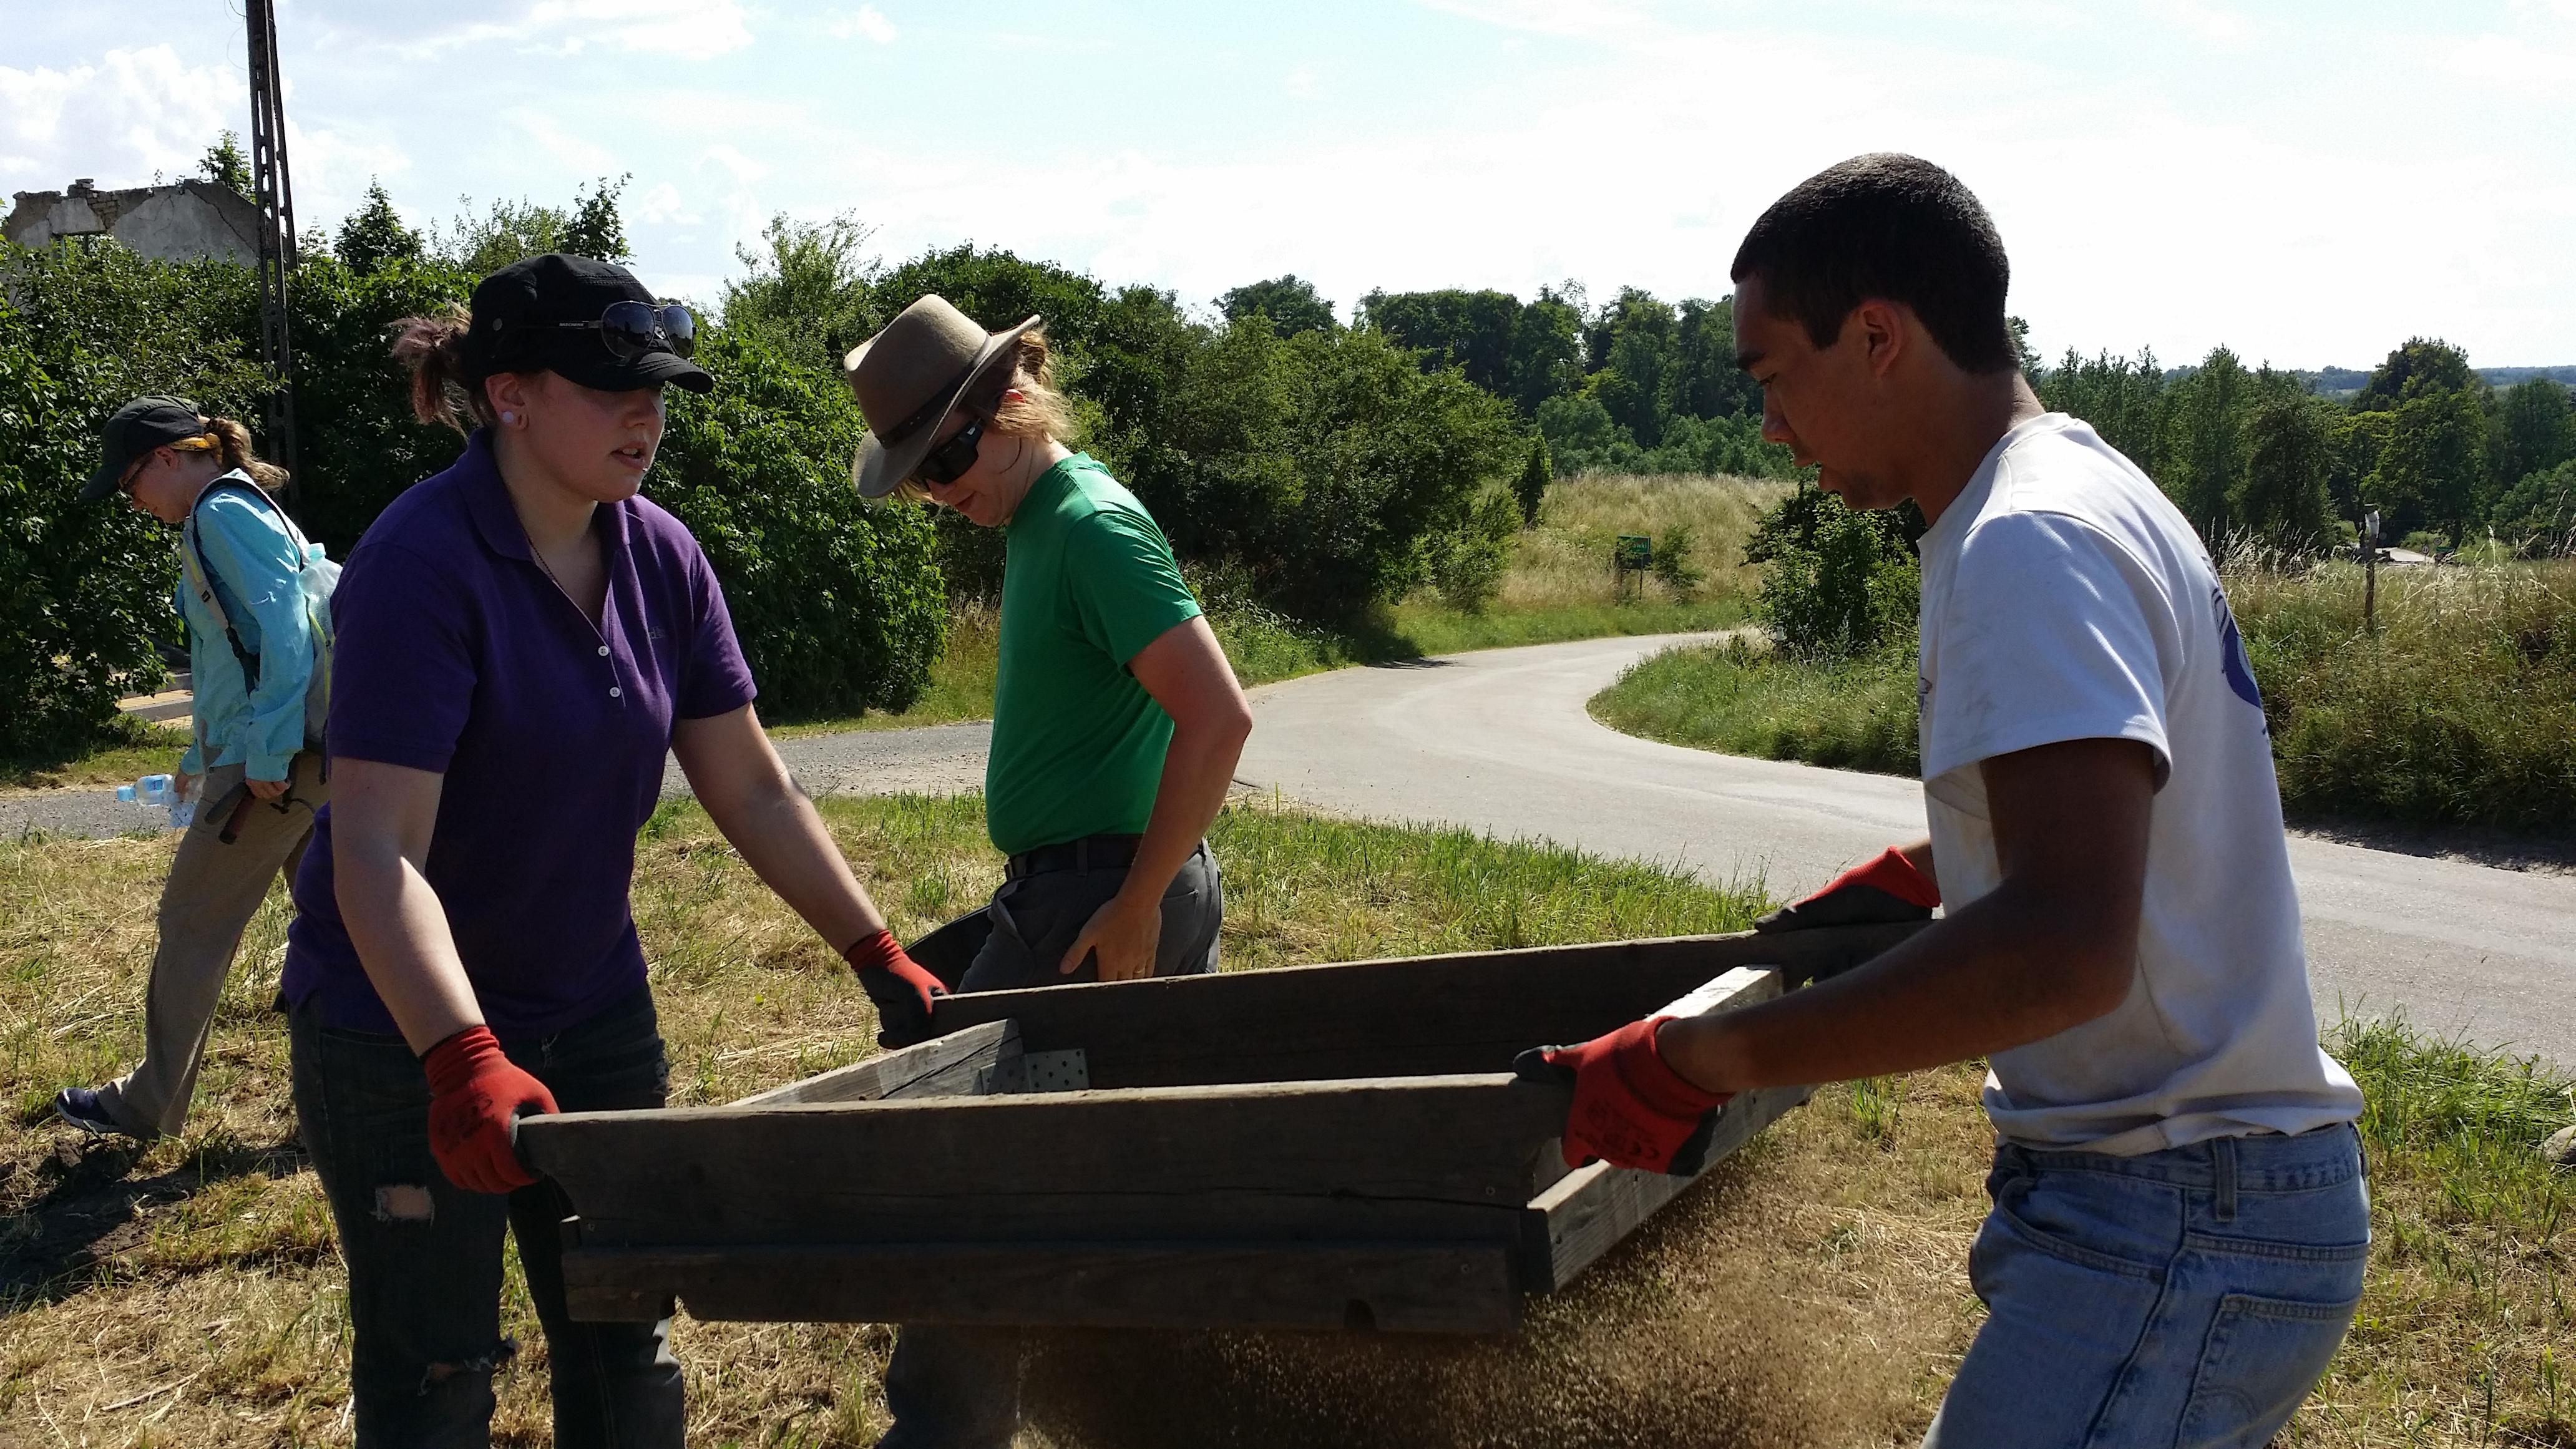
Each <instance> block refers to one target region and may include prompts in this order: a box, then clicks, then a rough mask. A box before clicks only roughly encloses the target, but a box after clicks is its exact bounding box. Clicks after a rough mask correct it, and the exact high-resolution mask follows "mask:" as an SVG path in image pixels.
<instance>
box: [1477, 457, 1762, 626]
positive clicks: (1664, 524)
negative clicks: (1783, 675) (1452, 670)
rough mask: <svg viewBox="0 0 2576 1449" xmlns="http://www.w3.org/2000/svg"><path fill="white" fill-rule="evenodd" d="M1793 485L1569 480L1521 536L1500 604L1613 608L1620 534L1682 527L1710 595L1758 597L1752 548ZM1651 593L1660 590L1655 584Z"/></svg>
mask: <svg viewBox="0 0 2576 1449" xmlns="http://www.w3.org/2000/svg"><path fill="white" fill-rule="evenodd" d="M1789 487H1790V485H1788V484H1786V483H1781V482H1776V481H1771V480H1767V479H1759V478H1729V477H1713V478H1695V477H1684V476H1632V475H1627V474H1615V473H1587V474H1582V475H1580V476H1577V477H1573V478H1567V479H1564V480H1562V481H1560V482H1558V483H1557V484H1556V485H1555V486H1554V487H1552V488H1550V489H1549V490H1548V493H1547V501H1546V503H1545V505H1544V506H1543V507H1541V508H1540V510H1539V518H1538V525H1537V527H1535V528H1532V529H1530V530H1529V531H1527V532H1525V533H1523V534H1522V535H1521V540H1520V546H1519V547H1518V549H1517V550H1516V551H1515V552H1514V553H1513V555H1512V562H1511V567H1510V568H1509V570H1507V571H1506V572H1505V573H1504V575H1503V592H1502V596H1501V598H1500V600H1499V601H1498V603H1497V606H1498V607H1500V608H1504V609H1525V610H1526V609H1550V608H1562V607H1565V606H1567V605H1573V604H1608V603H1613V602H1615V601H1616V600H1617V597H1618V594H1617V587H1618V586H1617V580H1616V578H1615V576H1614V575H1613V574H1612V572H1611V569H1610V553H1611V549H1612V546H1613V545H1614V544H1615V543H1616V541H1617V539H1618V536H1619V535H1620V534H1623V533H1642V534H1645V535H1648V536H1649V537H1652V538H1658V539H1660V538H1664V537H1666V536H1668V535H1670V533H1671V532H1672V530H1673V529H1675V528H1677V527H1678V528H1687V529H1689V530H1690V532H1691V535H1692V540H1693V545H1694V553H1695V554H1696V559H1697V562H1698V565H1699V567H1700V568H1702V569H1704V570H1706V571H1707V574H1708V579H1707V582H1706V583H1704V584H1702V585H1701V586H1700V590H1699V593H1700V596H1701V597H1703V598H1719V597H1735V598H1749V597H1750V596H1751V595H1752V593H1753V590H1754V587H1755V584H1756V583H1757V582H1758V575H1757V574H1756V573H1755V571H1753V570H1751V569H1748V568H1746V567H1744V562H1743V561H1744V540H1745V539H1746V538H1747V537H1749V536H1751V534H1752V532H1753V524H1754V521H1755V520H1756V519H1758V518H1760V517H1761V516H1762V512H1763V510H1764V509H1767V508H1769V507H1770V506H1771V505H1772V504H1774V503H1777V502H1779V501H1780V499H1781V498H1782V497H1783V496H1785V495H1786V494H1787V493H1788V492H1789ZM1646 588H1647V590H1648V591H1649V592H1654V591H1658V590H1660V585H1658V584H1657V583H1655V582H1654V581H1651V580H1650V581H1648V583H1647V584H1646ZM1662 592H1665V593H1669V591H1668V590H1663V591H1662Z"/></svg>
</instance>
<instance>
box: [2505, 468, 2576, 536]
mask: <svg viewBox="0 0 2576 1449" xmlns="http://www.w3.org/2000/svg"><path fill="white" fill-rule="evenodd" d="M2489 527H2491V528H2492V529H2493V530H2494V532H2495V535H2496V536H2497V537H2498V538H2499V539H2501V540H2503V542H2504V544H2505V545H2506V546H2507V547H2508V548H2511V549H2513V550H2514V551H2515V552H2517V553H2520V554H2522V555H2523V556H2524V557H2526V558H2539V557H2546V556H2549V555H2557V554H2576V461H2570V462H2565V463H2561V464H2559V465H2558V466H2557V467H2555V468H2551V469H2549V470H2547V471H2545V472H2536V473H2531V474H2528V475H2526V476H2525V477H2524V478H2523V480H2522V481H2521V482H2519V483H2517V484H2515V485H2514V486H2513V487H2512V488H2511V489H2510V490H2508V491H2507V492H2506V493H2505V495H2504V496H2503V497H2502V498H2499V499H2497V500H2496V505H2495V512H2494V514H2493V516H2492V521H2491V523H2490V524H2489Z"/></svg>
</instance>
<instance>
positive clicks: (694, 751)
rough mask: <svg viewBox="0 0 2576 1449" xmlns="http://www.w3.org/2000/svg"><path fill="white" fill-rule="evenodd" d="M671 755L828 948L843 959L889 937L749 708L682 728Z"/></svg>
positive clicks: (676, 728)
mask: <svg viewBox="0 0 2576 1449" xmlns="http://www.w3.org/2000/svg"><path fill="white" fill-rule="evenodd" d="M671 751H672V753H674V754H676V755H678V756H679V758H680V770H681V773H683V774H685V775H687V776H688V777H689V788H690V789H691V790H693V791H695V792H696V793H697V797H698V803H699V804H701V805H703V806H705V807H706V810H707V814H708V816H709V817H711V818H712V819H713V820H714V821H715V823H716V829H718V830H721V831H723V832H724V838H725V839H726V840H728V841H730V842H732V844H733V848H734V849H736V850H738V851H741V852H742V858H743V860H744V861H746V862H747V863H749V864H750V866H751V869H752V873H753V874H754V875H757V876H759V877H760V879H761V882H762V883H763V884H765V885H767V886H768V887H769V888H770V889H771V890H773V891H776V892H777V893H778V898H779V899H780V900H783V901H785V902H786V903H787V905H788V907H789V909H791V910H793V911H795V912H796V914H797V915H799V916H802V917H803V918H804V919H805V924H807V925H809V926H812V927H813V928H814V932H815V934H817V935H819V936H821V937H822V938H823V943H824V944H825V945H827V946H830V947H831V948H832V949H833V950H834V951H845V950H847V949H849V946H850V943H851V942H853V941H857V940H860V939H862V938H864V937H868V936H873V935H875V934H876V933H877V932H879V931H882V930H884V929H885V918H884V917H883V916H881V915H879V914H878V913H877V908H876V905H875V903H874V902H872V901H870V900H869V899H868V893H867V892H866V891H865V890H864V889H862V888H861V887H860V885H859V882H858V879H857V877H855V876H853V875H851V874H850V863H849V862H848V861H847V860H844V859H843V858H842V857H841V851H840V848H839V847H838V846H836V845H834V844H833V843H832V835H831V832H829V831H827V830H825V829H824V828H823V818H822V817H821V816H820V815H817V814H816V813H815V812H814V802H813V801H811V800H808V799H806V798H805V792H804V791H802V790H799V789H797V788H796V782H795V780H794V779H793V778H791V777H790V776H789V775H788V773H787V765H786V763H785V762H784V761H782V760H780V759H779V758H778V750H777V748H776V747H775V746H773V745H771V744H770V742H769V736H768V735H767V734H765V733H763V732H762V730H761V728H760V717H759V715H757V714H756V713H754V712H753V710H752V707H751V706H750V705H747V704H746V705H744V706H743V707H742V708H740V709H738V710H735V711H734V712H732V713H731V714H720V715H711V716H709V717H707V718H705V719H684V720H681V721H679V722H677V723H676V724H675V725H673V727H672V730H671Z"/></svg>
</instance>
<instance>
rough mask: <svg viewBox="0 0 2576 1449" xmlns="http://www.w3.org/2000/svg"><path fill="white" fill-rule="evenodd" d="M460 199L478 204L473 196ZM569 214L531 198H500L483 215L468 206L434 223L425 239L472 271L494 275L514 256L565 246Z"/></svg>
mask: <svg viewBox="0 0 2576 1449" xmlns="http://www.w3.org/2000/svg"><path fill="white" fill-rule="evenodd" d="M458 200H459V201H460V202H462V203H464V204H465V205H468V206H470V205H472V202H471V201H470V200H469V199H467V198H464V197H459V198H458ZM569 220H570V218H569V217H567V216H566V215H565V214H564V211H563V209H562V208H560V207H553V206H541V205H538V204H537V203H536V202H533V201H528V200H525V199H521V200H518V201H495V202H493V203H492V206H491V209H490V210H488V211H486V212H484V213H483V214H482V215H480V216H476V215H473V214H472V213H471V212H468V213H466V214H464V215H460V216H458V217H457V218H456V219H455V220H454V221H453V222H450V223H449V224H448V225H447V226H446V227H437V226H433V227H431V228H430V230H429V233H428V236H427V237H426V238H425V240H426V243H427V247H428V250H429V252H430V254H431V255H433V256H435V257H437V258H438V259H439V260H440V261H442V262H444V263H446V264H447V265H449V266H451V267H454V268H456V269H457V270H459V271H462V272H464V273H466V274H468V275H470V276H474V277H488V276H490V275H492V274H493V273H494V272H497V271H499V270H501V269H502V268H503V267H506V266H508V265H510V264H511V263H512V262H516V261H521V260H524V259H526V258H528V257H534V256H543V255H544V254H546V253H547V252H559V251H562V250H563V249H564V227H565V225H566V224H567V223H568V222H569Z"/></svg>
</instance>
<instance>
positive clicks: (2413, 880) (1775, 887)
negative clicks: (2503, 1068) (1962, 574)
mask: <svg viewBox="0 0 2576 1449" xmlns="http://www.w3.org/2000/svg"><path fill="white" fill-rule="evenodd" d="M1686 639H1687V636H1664V637H1658V638H1645V639H1599V640H1590V641H1586V642H1583V643H1579V644H1550V645H1541V646H1537V647H1533V648H1527V649H1499V650H1493V651H1489V652H1485V653H1477V654H1462V655H1457V656H1454V657H1451V658H1448V659H1442V660H1433V661H1425V662H1421V663H1417V664H1411V665H1403V666H1396V667H1388V668H1367V669H1346V670H1342V671H1339V672H1337V673H1333V674H1319V675H1312V676H1309V677H1307V678H1304V679H1296V680H1290V681H1288V682H1287V683H1284V684H1277V685H1272V686H1269V687H1267V688H1264V689H1261V690H1258V691H1255V692H1254V694H1253V705H1252V712H1253V720H1254V727H1253V731H1252V741H1251V744H1250V745H1249V746H1248V747H1247V748H1246V749H1245V751H1244V760H1243V767H1242V770H1241V778H1242V780H1243V781H1244V782H1245V783H1247V784H1252V785H1256V786H1259V787H1261V788H1263V789H1270V788H1276V789H1277V790H1278V791H1279V792H1280V793H1281V794H1284V795H1287V796H1290V797H1292V798H1295V799H1298V800H1303V801H1306V802H1308V803H1311V804H1315V805H1319V806H1323V807H1325V808H1327V809H1331V810H1336V811H1341V812H1345V813H1348V814H1353V815H1362V816H1368V817H1372V818H1377V819H1388V820H1417V821H1444V822H1448V823H1452V824H1458V825H1466V826H1470V827H1473V828H1476V829H1479V830H1484V831H1489V832H1491V833H1493V834H1495V835H1497V836H1505V837H1512V836H1523V837H1527V836H1544V837H1546V838H1548V839H1551V840H1554V841H1557V842H1558V843H1560V844H1565V845H1579V846H1581V847H1583V848H1585V849H1587V850H1591V851H1596V852H1600V853H1603V854H1612V855H1626V856H1638V857H1643V858H1647V859H1655V860H1662V861H1666V862H1670V863H1674V864H1679V865H1683V866H1686V867H1688V868H1690V869H1692V870H1695V871H1697V872H1698V873H1699V874H1700V875H1702V876H1703V877H1706V878H1708V879H1711V880H1719V881H1722V880H1727V879H1730V878H1734V879H1742V880H1760V881H1762V882H1763V883H1764V884H1765V885H1767V886H1768V887H1769V888H1770V890H1771V892H1772V894H1774V895H1778V896H1786V895H1792V894H1797V893H1801V892H1804V891H1806V890H1809V889H1812V888H1813V887H1815V886H1817V885H1821V884H1822V883H1824V882H1825V881H1826V880H1827V879H1829V878H1831V876H1832V875H1833V874H1834V873H1835V872H1836V871H1838V870H1840V869H1841V868H1842V867H1844V866H1845V865H1848V864H1851V863H1853V862H1855V861H1858V860H1859V859H1861V858H1862V857H1864V856H1867V855H1870V854H1872V853H1874V852H1876V851H1877V850H1878V849H1879V848H1880V847H1882V846H1884V845H1888V844H1890V843H1893V842H1895V841H1898V840H1901V839H1910V838H1913V837H1917V836H1920V835H1921V834H1922V833H1923V830H1924V823H1923V801H1922V793H1921V789H1920V787H1919V786H1918V785H1916V784H1915V783H1914V782H1913V781H1911V780H1901V779H1893V778H1890V777H1887V776H1883V775H1862V774H1854V773H1850V772H1846V771H1841V770H1825V769H1818V768H1815V767H1813V766H1809V765H1796V764H1784V763H1780V762H1777V761H1771V760H1752V759H1744V758H1741V757H1738V756H1733V755H1720V754H1713V753H1710V752H1708V751H1705V750H1693V749H1684V748H1681V747H1679V746H1675V745H1665V744H1657V743H1655V742H1653V741H1650V740H1641V739H1636V738H1633V737H1631V736H1628V735H1623V734H1620V733H1618V732H1617V731H1615V730H1612V729H1609V728H1607V727H1605V726H1603V725H1601V724H1598V723H1596V722H1595V721H1594V720H1593V719H1592V718H1591V716H1590V715H1588V714H1586V713H1585V712H1584V703H1585V701H1586V700H1588V699H1590V698H1591V697H1592V695H1593V694H1595V693H1596V692H1598V691H1599V690H1601V689H1602V688H1603V687H1605V686H1607V685H1608V684H1609V683H1610V682H1611V681H1612V680H1613V679H1615V678H1617V677H1618V675H1619V672H1620V671H1621V670H1623V669H1625V668H1626V667H1627V666H1628V665H1629V664H1631V663H1633V662H1634V661H1636V660H1638V659H1640V658H1643V657H1644V656H1646V655H1648V654H1652V653H1655V652H1657V651H1659V650H1661V649H1664V648H1667V647H1669V646H1671V645H1673V644H1676V643H1681V642H1686ZM2290 861H2291V865H2292V867H2293V868H2294V869H2295V870H2296V872H2297V874H2298V879H2299V896H2300V904H2301V907H2302V910H2303V913H2304V915H2305V918H2306V921H2307V937H2308V958H2309V975H2310V978H2311V980H2312V981H2313V983H2314V985H2315V989H2316V997H2317V1006H2318V1012H2319V1014H2320V1015H2321V1016H2323V1017H2324V1018H2325V1019H2326V1020H2327V1021H2329V1022H2330V1021H2332V1020H2333V1019H2334V1018H2335V1015H2336V1013H2337V1011H2338V1010H2339V1009H2342V1010H2348V1011H2351V1012H2353V1013H2354V1014H2367V1015H2381V1014H2386V1013H2388V1012H2391V1011H2394V1010H2403V1011H2404V1013H2405V1014H2406V1016H2407V1017H2408V1018H2409V1019H2410V1020H2412V1021H2413V1022H2414V1023H2415V1024H2416V1025H2418V1026H2420V1027H2424V1028H2428V1029H2431V1030H2433V1031H2437V1032H2441V1033H2444V1034H2453V1033H2457V1034H2463V1035H2465V1036H2467V1037H2469V1038H2470V1039H2472V1040H2474V1041H2476V1042H2479V1043H2481V1044H2485V1045H2489V1046H2509V1047H2511V1048H2513V1049H2515V1050H2519V1051H2524V1052H2540V1053H2542V1054H2544V1055H2546V1056H2548V1057H2550V1058H2552V1059H2553V1060H2555V1061H2558V1062H2562V1063H2576V876H2569V875H2554V874H2545V873H2533V872H2519V871H2509V870H2499V869H2495V868H2493V867H2489V866H2482V865H2473V864H2468V863H2465V862H2460V861H2453V860H2440V859H2427V858H2423V857H2419V856H2413V855H2399V854H2394V853H2391V852H2387V851H2379V850H2368V849H2363V848H2360V847H2357V846H2351V845H2343V844H2338V843H2334V842H2331V841H2325V840H2318V839H2314V838H2310V837H2305V836H2296V835H2294V836H2292V837H2291V841H2290Z"/></svg>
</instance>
